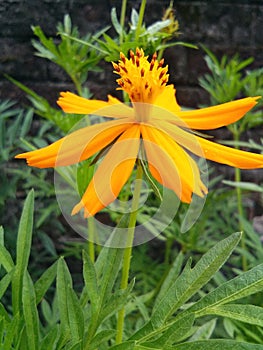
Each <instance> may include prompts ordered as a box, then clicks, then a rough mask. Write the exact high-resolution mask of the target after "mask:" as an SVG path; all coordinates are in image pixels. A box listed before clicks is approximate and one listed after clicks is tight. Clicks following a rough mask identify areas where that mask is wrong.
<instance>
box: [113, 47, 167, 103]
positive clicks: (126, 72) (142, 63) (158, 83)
mask: <svg viewBox="0 0 263 350" xmlns="http://www.w3.org/2000/svg"><path fill="white" fill-rule="evenodd" d="M112 64H113V68H114V72H115V73H117V74H119V75H120V76H121V77H120V78H119V79H117V83H118V84H119V86H120V88H119V89H120V90H124V91H126V92H127V93H128V95H129V97H130V99H131V101H132V102H144V103H152V102H153V101H154V99H155V98H156V96H158V95H160V93H161V92H162V91H163V89H164V88H165V85H166V83H167V82H168V77H169V74H167V71H168V66H166V67H163V64H164V60H163V59H161V60H160V61H158V60H157V55H156V53H155V54H154V55H153V56H152V59H151V61H150V62H149V61H148V56H144V52H143V50H142V49H138V48H137V49H136V53H135V54H134V52H133V51H132V50H131V51H130V58H129V59H128V58H126V57H125V55H124V54H123V53H121V54H120V60H119V63H118V64H116V63H114V62H113V63H112Z"/></svg>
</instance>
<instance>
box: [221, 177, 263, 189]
mask: <svg viewBox="0 0 263 350" xmlns="http://www.w3.org/2000/svg"><path fill="white" fill-rule="evenodd" d="M222 182H223V183H224V184H225V185H229V186H233V187H238V188H241V189H242V190H247V191H255V192H263V187H262V186H259V185H257V184H255V183H251V182H245V181H242V182H238V181H228V180H223V181H222Z"/></svg>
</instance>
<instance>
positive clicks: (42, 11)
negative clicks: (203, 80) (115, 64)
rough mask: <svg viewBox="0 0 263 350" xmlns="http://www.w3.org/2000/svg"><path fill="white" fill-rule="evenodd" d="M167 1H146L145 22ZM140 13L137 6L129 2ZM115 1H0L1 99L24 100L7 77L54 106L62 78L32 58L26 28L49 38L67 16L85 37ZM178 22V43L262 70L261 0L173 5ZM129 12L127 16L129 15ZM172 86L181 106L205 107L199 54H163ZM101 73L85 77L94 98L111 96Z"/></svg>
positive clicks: (103, 21)
mask: <svg viewBox="0 0 263 350" xmlns="http://www.w3.org/2000/svg"><path fill="white" fill-rule="evenodd" d="M169 2H170V0H168V1H160V0H148V3H147V12H146V23H147V24H150V23H152V22H153V21H155V20H158V19H160V17H161V15H162V12H163V9H164V8H165V7H167V6H168V5H169ZM128 3H129V4H128V6H129V9H130V8H131V4H132V6H134V7H135V8H137V9H138V8H139V4H140V1H129V2H128ZM120 4H121V1H117V0H115V1H114V0H108V1H106V0H96V1H94V0H0V47H1V50H0V72H1V76H0V98H1V99H3V98H11V99H19V100H20V99H21V100H23V93H22V92H21V91H19V90H18V89H17V88H15V87H14V86H13V85H12V84H10V83H9V82H7V81H6V79H5V78H4V77H3V76H2V73H7V74H9V75H11V76H13V77H14V78H16V79H17V80H19V81H21V82H23V83H24V84H26V85H28V86H29V87H31V88H33V89H34V90H35V91H37V92H38V93H40V94H41V95H43V96H45V97H48V98H49V99H50V100H51V101H52V102H53V101H55V99H56V97H57V95H58V93H59V91H61V90H64V89H72V88H73V87H72V85H71V83H70V81H69V79H68V78H67V77H66V75H65V74H64V73H63V72H62V71H61V70H60V69H59V68H58V67H57V66H55V65H54V64H52V63H49V62H47V61H45V60H43V59H41V58H38V57H36V56H34V49H33V47H32V46H31V39H32V37H33V36H32V31H31V28H30V27H31V25H40V26H41V27H42V29H43V30H44V31H45V33H46V34H47V35H48V36H55V35H56V24H57V22H58V21H62V20H63V16H64V14H66V13H69V14H70V15H71V18H72V20H73V24H75V25H77V26H78V27H79V29H80V31H81V32H82V33H83V34H84V33H85V32H87V31H96V30H98V29H100V28H102V27H104V26H105V25H107V24H109V22H110V19H109V11H110V9H111V7H112V6H115V7H117V9H118V10H119V9H120ZM174 6H175V8H176V11H177V16H178V19H179V21H180V29H181V32H182V35H181V37H180V40H184V41H187V42H191V43H194V44H198V43H202V44H205V45H206V46H208V48H209V49H211V50H213V51H214V52H215V53H216V54H218V55H222V54H223V53H227V54H229V55H232V54H234V53H236V52H238V53H239V54H240V56H241V57H243V58H247V57H250V56H253V57H254V58H255V61H254V63H253V65H252V67H251V68H256V67H262V66H263V31H262V29H263V1H262V0H260V1H249V0H247V1H231V0H228V1H227V0H225V1H222V0H221V1H220V0H217V1H213V0H212V1H211V0H210V1H209V0H207V1H176V0H175V1H174ZM128 13H129V12H128ZM165 58H166V61H167V63H169V66H170V77H171V81H172V82H173V83H175V85H176V87H177V94H178V99H179V102H180V103H181V104H184V105H187V106H192V107H195V106H197V105H198V104H200V103H205V102H207V95H206V94H205V93H204V91H202V89H201V88H200V87H199V86H198V77H199V76H200V75H202V74H203V73H204V72H206V70H207V68H206V64H205V62H204V60H203V52H202V50H193V49H186V48H183V47H179V46H178V47H175V48H172V49H169V50H167V51H166V55H165ZM106 66H107V67H108V69H107V70H106V72H104V73H99V74H96V75H95V74H92V75H90V85H89V87H90V89H91V91H92V92H93V93H94V96H95V97H97V98H105V97H106V94H107V93H109V92H111V93H114V87H113V86H112V81H113V79H115V77H114V76H113V75H112V73H111V67H110V64H107V65H106Z"/></svg>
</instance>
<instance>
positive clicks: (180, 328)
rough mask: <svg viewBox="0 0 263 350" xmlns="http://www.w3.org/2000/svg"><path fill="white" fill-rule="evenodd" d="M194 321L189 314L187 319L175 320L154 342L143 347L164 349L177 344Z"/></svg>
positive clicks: (192, 316)
mask: <svg viewBox="0 0 263 350" xmlns="http://www.w3.org/2000/svg"><path fill="white" fill-rule="evenodd" d="M187 316H188V315H187ZM194 320H195V316H194V314H189V317H182V318H180V319H178V320H176V321H175V322H174V323H173V324H172V325H171V326H170V327H169V328H168V329H167V330H166V331H165V332H163V335H162V336H161V337H160V338H158V339H157V340H155V341H154V342H153V343H151V342H149V343H144V344H143V345H145V346H151V345H152V346H156V347H160V348H162V349H165V348H166V347H167V346H170V345H173V344H174V343H179V342H180V341H181V340H182V339H184V338H185V337H186V336H187V335H188V333H189V331H190V329H191V328H192V325H193V323H194Z"/></svg>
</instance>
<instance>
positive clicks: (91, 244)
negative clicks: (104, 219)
mask: <svg viewBox="0 0 263 350" xmlns="http://www.w3.org/2000/svg"><path fill="white" fill-rule="evenodd" d="M88 232H89V237H88V254H89V257H90V260H91V261H92V262H93V263H94V261H95V244H94V238H95V225H94V217H90V218H88Z"/></svg>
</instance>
